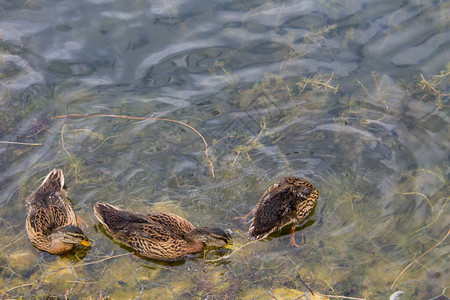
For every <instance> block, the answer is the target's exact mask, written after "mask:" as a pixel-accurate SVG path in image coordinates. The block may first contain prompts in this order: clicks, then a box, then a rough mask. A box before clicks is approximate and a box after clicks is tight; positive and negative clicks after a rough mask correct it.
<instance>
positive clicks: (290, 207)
mask: <svg viewBox="0 0 450 300" xmlns="http://www.w3.org/2000/svg"><path fill="white" fill-rule="evenodd" d="M318 198H319V192H318V190H317V189H316V188H315V187H314V186H313V185H312V184H311V183H310V182H308V181H306V180H305V179H301V178H298V177H295V176H289V177H283V178H281V179H280V180H279V181H278V182H277V183H275V184H273V185H272V186H271V187H269V189H268V190H267V191H266V192H265V193H264V194H263V195H262V197H261V199H260V200H259V202H258V204H257V205H256V206H255V207H254V208H253V209H252V210H251V211H250V212H249V213H248V214H247V215H246V216H244V218H248V217H249V216H251V215H253V218H252V219H251V220H250V227H249V229H248V238H249V239H250V240H251V241H254V240H260V239H264V238H265V237H267V236H268V235H270V234H271V233H273V232H275V231H278V230H280V229H281V228H283V227H284V226H286V225H289V224H296V223H300V222H302V221H303V220H304V219H306V217H308V215H309V214H310V213H311V212H312V211H313V209H314V207H315V205H316V203H317V199H318ZM294 232H295V226H292V227H291V230H290V244H291V245H292V246H294V247H301V246H299V245H298V244H297V243H296V242H295V236H294Z"/></svg>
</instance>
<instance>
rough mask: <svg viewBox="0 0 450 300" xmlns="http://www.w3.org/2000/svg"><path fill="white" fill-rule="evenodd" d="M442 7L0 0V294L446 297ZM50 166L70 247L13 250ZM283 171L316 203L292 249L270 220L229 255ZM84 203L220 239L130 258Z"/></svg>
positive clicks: (445, 33) (449, 70)
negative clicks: (166, 256)
mask: <svg viewBox="0 0 450 300" xmlns="http://www.w3.org/2000/svg"><path fill="white" fill-rule="evenodd" d="M449 13H450V5H449V3H448V2H446V1H373V0H372V1H343V0H338V1H202V0H195V1H170V0H169V1H162V2H158V3H155V2H154V1H144V0H140V1H114V0H90V1H88V0H80V1H69V0H67V1H6V0H0V35H1V41H0V225H1V227H2V230H1V232H0V249H1V250H0V293H1V294H0V297H1V298H5V299H6V298H21V297H22V298H30V297H33V296H38V297H43V298H46V297H49V296H50V297H59V298H65V297H66V298H67V297H69V298H99V299H102V298H105V297H110V298H111V299H124V298H126V299H131V298H132V299H134V298H141V299H171V298H174V299H308V297H309V299H328V298H330V297H331V296H340V297H341V299H342V298H343V299H345V297H347V299H388V298H389V297H390V295H392V294H393V293H394V292H396V291H403V292H404V294H403V295H402V296H399V297H398V299H448V298H449V297H450V294H449V291H447V287H448V282H449V281H450V276H449V269H448V266H449V264H448V259H449V257H448V253H449V250H450V248H449V245H448V240H447V234H448V231H449V225H450V222H449V220H450V219H449V217H448V215H449V210H448V203H447V202H448V200H449V197H450V196H449V173H450V169H449V158H450V156H449V153H450V152H449V146H450V139H449V136H450V135H449V120H450V113H449V90H450V89H449V87H450V84H449V83H450V80H449V78H450V64H449V62H450V59H449V58H450V50H449V49H450V47H449V45H450V34H449V25H450V21H449V20H450V19H449ZM71 114H78V115H81V116H77V117H75V116H74V117H68V118H57V117H58V116H65V115H71ZM106 115H108V116H106ZM110 115H115V116H110ZM117 116H122V117H117ZM124 116H127V117H133V118H134V119H133V118H124ZM139 118H141V119H139ZM143 118H144V119H143ZM145 118H149V119H148V120H145ZM180 122H181V123H180ZM187 125H188V126H187ZM202 137H203V138H204V141H203V139H202ZM53 168H62V169H63V170H64V174H65V183H66V189H67V193H68V195H69V198H70V200H71V202H72V205H73V207H74V210H75V212H76V214H77V216H78V217H80V218H81V219H83V220H84V221H85V222H86V228H85V230H84V231H85V233H86V235H87V236H88V237H89V238H90V239H92V240H93V241H94V245H93V246H92V247H91V248H90V249H84V248H82V247H80V248H78V247H77V248H76V249H75V250H74V251H73V252H71V253H69V254H67V255H64V256H54V255H50V254H47V253H45V252H41V251H39V250H37V249H36V248H34V247H33V246H32V245H31V243H30V242H29V241H28V238H27V236H26V232H25V219H26V213H27V212H26V208H25V199H26V198H27V196H28V195H29V194H30V193H31V192H32V191H34V190H35V189H36V188H37V187H38V186H39V185H40V183H41V182H42V180H43V178H44V177H45V176H46V175H47V174H48V172H49V171H50V170H51V169H53ZM291 175H293V176H299V177H302V178H305V179H307V180H308V181H311V182H312V183H313V184H314V186H316V187H317V189H318V190H319V193H320V197H319V200H318V202H317V206H316V207H315V210H314V212H313V213H312V214H311V215H310V217H308V219H307V220H306V221H305V222H304V223H302V224H300V225H299V226H298V227H297V229H296V235H295V238H296V241H297V243H299V244H300V243H302V244H303V247H300V248H295V247H291V246H289V238H290V236H289V227H286V228H284V229H283V230H281V232H277V233H274V234H272V235H270V236H269V237H268V238H266V239H263V240H261V241H256V242H252V243H250V244H248V243H249V240H248V239H247V237H246V231H247V229H248V225H242V224H241V223H239V222H236V219H235V218H236V217H241V216H243V215H245V214H246V213H247V212H249V211H250V210H251V209H252V208H253V207H254V205H256V203H257V202H258V200H259V198H260V197H261V195H262V194H263V193H264V192H265V190H266V189H267V188H269V187H270V186H271V185H272V184H273V183H275V182H276V181H278V180H279V178H281V177H283V176H291ZM96 202H108V203H111V204H113V205H116V206H119V207H121V208H126V209H130V210H135V211H147V212H152V211H166V212H171V213H176V214H178V215H180V216H183V217H184V218H186V219H188V220H190V221H191V222H192V223H193V224H194V225H196V226H214V227H220V228H223V229H230V230H231V231H232V232H233V234H232V240H233V243H232V244H231V245H229V246H228V247H227V249H217V248H210V247H207V248H206V249H205V251H203V252H201V253H199V254H197V255H193V256H190V257H188V258H186V259H185V260H182V261H178V262H160V261H156V260H149V259H143V258H139V257H135V256H133V255H132V254H131V253H130V251H129V249H128V248H125V247H122V246H121V245H120V244H118V243H116V242H114V241H112V240H111V239H110V238H109V237H108V236H107V235H105V232H104V229H103V228H102V227H101V226H99V224H98V221H97V219H96V218H95V216H94V214H93V209H92V207H93V205H94V204H95V203H96ZM411 263H412V264H411ZM409 264H411V265H410V266H409ZM405 268H406V269H405ZM402 271H403V273H402ZM311 291H312V292H313V293H314V295H312V293H311ZM330 299H333V298H330Z"/></svg>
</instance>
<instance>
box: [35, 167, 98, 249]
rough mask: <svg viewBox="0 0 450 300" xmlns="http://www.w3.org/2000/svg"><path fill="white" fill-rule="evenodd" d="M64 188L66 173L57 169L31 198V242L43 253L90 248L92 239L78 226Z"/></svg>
mask: <svg viewBox="0 0 450 300" xmlns="http://www.w3.org/2000/svg"><path fill="white" fill-rule="evenodd" d="M63 186H64V175H63V172H62V170H61V169H53V170H52V171H51V172H50V173H49V174H48V175H47V177H46V178H45V179H44V181H43V182H42V184H41V186H40V187H39V188H38V189H37V190H36V191H34V192H33V193H32V194H31V195H30V196H29V197H28V198H27V209H28V214H27V220H26V232H27V235H28V239H29V240H30V242H31V243H32V244H33V245H34V246H35V247H36V248H38V249H39V250H43V251H46V252H48V253H51V254H64V253H67V252H69V251H70V250H71V249H72V248H73V247H74V245H75V244H81V245H84V246H90V242H89V240H88V238H87V237H86V236H85V235H84V233H83V231H81V229H80V228H78V226H77V219H76V217H75V213H74V211H73V209H72V207H71V206H70V203H69V200H68V199H67V196H66V192H65V191H64V189H63Z"/></svg>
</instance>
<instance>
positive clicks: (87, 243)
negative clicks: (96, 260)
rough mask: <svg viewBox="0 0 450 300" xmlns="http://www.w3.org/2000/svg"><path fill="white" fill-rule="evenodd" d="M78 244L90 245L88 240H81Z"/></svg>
mask: <svg viewBox="0 0 450 300" xmlns="http://www.w3.org/2000/svg"><path fill="white" fill-rule="evenodd" d="M80 244H81V245H83V246H86V247H90V246H91V245H92V244H91V242H89V241H88V240H82V241H81V242H80Z"/></svg>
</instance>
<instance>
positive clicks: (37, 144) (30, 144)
mask: <svg viewBox="0 0 450 300" xmlns="http://www.w3.org/2000/svg"><path fill="white" fill-rule="evenodd" d="M0 144H12V145H26V146H42V144H40V143H23V142H8V141H0Z"/></svg>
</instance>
